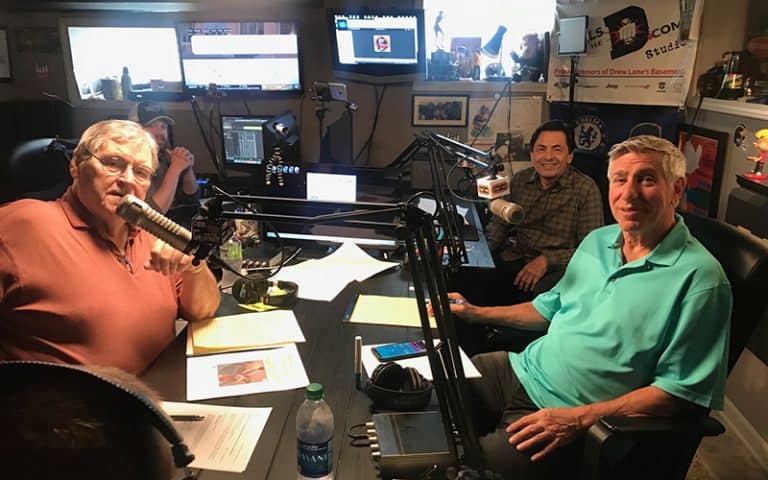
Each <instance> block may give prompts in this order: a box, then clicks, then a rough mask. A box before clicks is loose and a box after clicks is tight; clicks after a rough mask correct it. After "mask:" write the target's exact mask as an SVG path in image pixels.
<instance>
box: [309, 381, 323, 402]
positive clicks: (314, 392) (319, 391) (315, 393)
mask: <svg viewBox="0 0 768 480" xmlns="http://www.w3.org/2000/svg"><path fill="white" fill-rule="evenodd" d="M321 398H323V386H322V385H320V384H319V383H310V384H309V385H307V400H320V399H321Z"/></svg>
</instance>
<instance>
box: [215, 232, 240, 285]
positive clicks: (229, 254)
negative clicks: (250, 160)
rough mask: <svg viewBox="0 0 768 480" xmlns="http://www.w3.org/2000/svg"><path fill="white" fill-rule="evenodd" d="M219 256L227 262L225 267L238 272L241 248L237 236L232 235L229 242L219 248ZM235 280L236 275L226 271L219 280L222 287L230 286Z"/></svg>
mask: <svg viewBox="0 0 768 480" xmlns="http://www.w3.org/2000/svg"><path fill="white" fill-rule="evenodd" d="M219 255H220V256H221V259H222V260H224V261H225V262H227V265H229V266H230V267H232V268H233V269H235V270H236V271H238V272H240V269H241V267H242V264H243V247H242V244H241V243H240V239H239V238H238V237H237V235H232V237H231V238H230V239H229V240H227V241H226V242H225V243H224V244H222V245H221V246H220V247H219ZM235 280H237V275H235V274H234V273H232V272H230V271H228V270H224V272H223V276H222V279H221V284H222V285H223V287H227V286H229V285H232V284H233V283H234V282H235Z"/></svg>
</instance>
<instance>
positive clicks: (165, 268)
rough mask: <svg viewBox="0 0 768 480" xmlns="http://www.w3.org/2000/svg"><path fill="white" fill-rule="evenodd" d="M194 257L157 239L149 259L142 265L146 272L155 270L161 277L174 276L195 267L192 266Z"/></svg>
mask: <svg viewBox="0 0 768 480" xmlns="http://www.w3.org/2000/svg"><path fill="white" fill-rule="evenodd" d="M192 260H194V257H193V256H192V255H187V254H185V253H183V252H180V251H179V250H176V249H175V248H173V247H172V246H170V245H168V244H167V243H165V242H164V241H162V240H160V239H157V240H155V244H154V245H153V246H152V252H151V253H150V258H149V260H147V262H146V263H145V264H144V268H145V269H146V270H155V271H157V272H160V273H162V274H163V275H174V274H176V273H182V272H185V271H187V270H192V269H195V268H197V267H195V266H194V265H192Z"/></svg>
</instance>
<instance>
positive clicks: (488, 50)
mask: <svg viewBox="0 0 768 480" xmlns="http://www.w3.org/2000/svg"><path fill="white" fill-rule="evenodd" d="M506 33H507V27H505V26H504V25H499V28H497V29H496V33H494V34H493V36H492V37H491V39H490V40H488V42H487V43H486V44H485V45H483V48H482V49H480V51H481V52H482V53H483V55H486V56H488V57H490V58H493V59H495V60H496V61H495V62H493V63H490V64H488V66H487V67H485V76H486V78H487V79H488V80H491V79H502V78H504V67H503V66H502V65H501V44H502V41H503V40H504V34H506Z"/></svg>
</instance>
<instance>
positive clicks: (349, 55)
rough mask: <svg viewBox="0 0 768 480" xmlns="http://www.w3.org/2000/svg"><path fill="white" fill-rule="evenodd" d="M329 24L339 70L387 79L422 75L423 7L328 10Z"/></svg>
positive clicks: (335, 63)
mask: <svg viewBox="0 0 768 480" xmlns="http://www.w3.org/2000/svg"><path fill="white" fill-rule="evenodd" d="M328 25H329V27H330V36H331V47H332V51H333V68H334V70H336V71H337V72H342V73H344V72H346V73H352V74H358V75H364V76H369V77H374V78H375V77H384V78H385V79H386V78H388V77H395V76H412V77H413V78H412V79H417V78H418V76H419V74H420V75H421V76H423V74H424V66H425V64H426V60H425V48H424V11H423V10H420V9H410V10H392V9H376V10H374V9H367V10H329V11H328ZM342 76H344V75H342Z"/></svg>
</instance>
